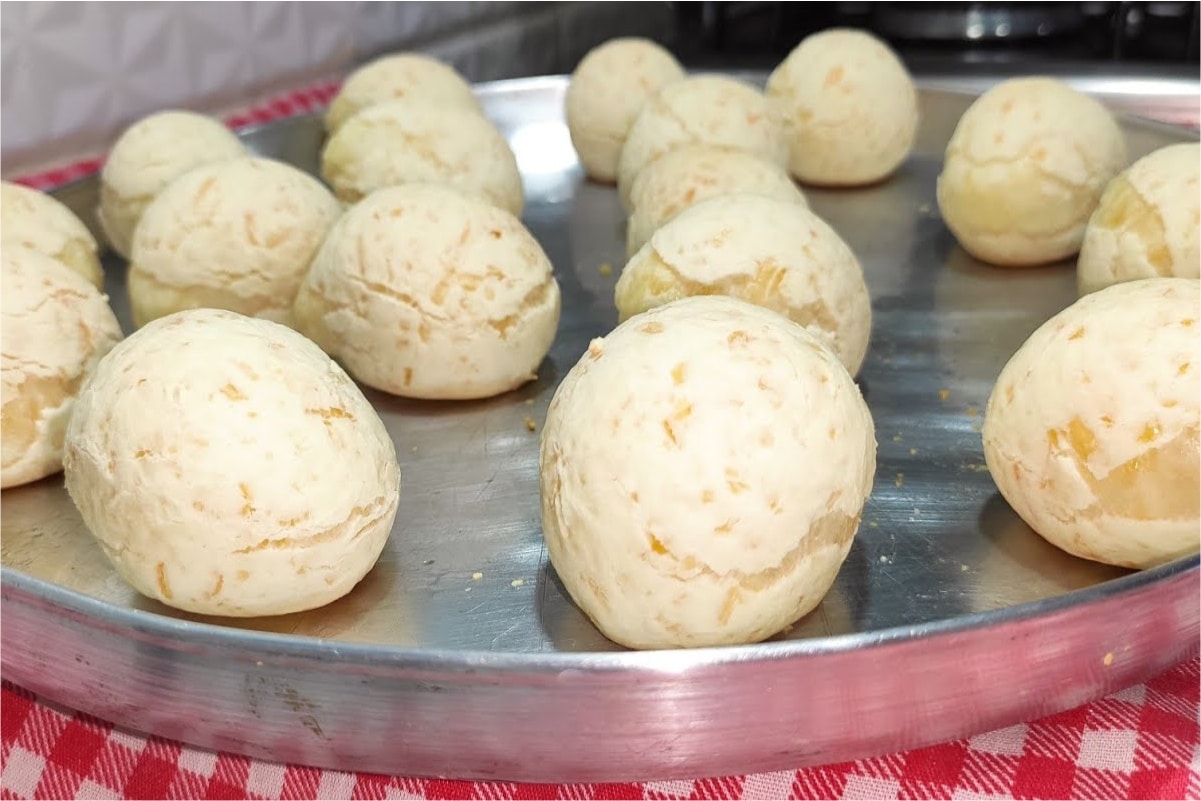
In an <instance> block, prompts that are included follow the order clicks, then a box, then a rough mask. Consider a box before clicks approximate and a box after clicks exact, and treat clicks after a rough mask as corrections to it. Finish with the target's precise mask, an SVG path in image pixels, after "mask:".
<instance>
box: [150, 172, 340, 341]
mask: <svg viewBox="0 0 1201 801" xmlns="http://www.w3.org/2000/svg"><path fill="white" fill-rule="evenodd" d="M341 213H342V207H341V206H340V205H339V204H338V201H337V200H335V199H334V196H333V195H331V194H330V193H329V190H328V189H326V188H325V187H324V186H322V185H321V182H320V181H318V180H317V179H316V178H313V177H312V176H311V175H308V174H307V173H304V172H301V171H300V170H298V169H296V168H295V167H292V166H291V165H288V164H284V163H283V162H279V161H273V160H271V159H262V158H243V159H235V160H231V161H224V162H220V163H217V164H209V165H206V166H204V167H198V168H197V169H195V170H192V171H191V172H189V173H187V174H186V175H184V176H182V177H180V178H179V179H178V180H176V181H175V182H174V183H172V184H171V185H170V186H168V187H167V188H166V189H164V190H163V191H162V192H161V193H160V194H159V195H158V197H156V198H155V199H154V202H153V203H151V204H150V206H148V207H147V208H146V212H145V214H144V215H143V217H142V223H141V224H140V225H139V226H138V230H137V233H136V234H135V236H134V241H133V258H132V259H131V261H130V265H129V276H128V281H129V301H130V307H131V309H132V312H133V320H134V324H135V325H138V326H142V325H145V324H146V323H148V322H150V321H151V320H155V319H157V318H159V317H165V316H166V315H168V314H172V313H174V312H177V311H182V310H183V309H196V308H205V307H208V308H215V309H228V310H230V311H236V312H239V313H241V314H248V315H252V316H254V317H262V318H264V319H267V320H274V321H275V322H281V323H288V322H290V320H291V309H292V300H293V299H294V298H295V297H296V290H297V289H299V287H300V282H301V281H302V280H303V279H304V274H305V273H306V272H307V271H308V268H309V264H310V262H311V261H312V260H313V256H314V255H316V253H317V249H318V248H319V247H320V246H321V242H322V240H323V239H324V238H325V233H326V231H328V230H329V228H330V226H331V225H333V223H334V221H335V220H336V219H337V218H338V217H339V216H340V215H341Z"/></svg>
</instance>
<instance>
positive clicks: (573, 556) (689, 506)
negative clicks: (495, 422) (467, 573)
mask: <svg viewBox="0 0 1201 801" xmlns="http://www.w3.org/2000/svg"><path fill="white" fill-rule="evenodd" d="M875 454H876V441H875V432H874V427H873V424H872V419H871V415H870V413H869V412H868V409H867V406H866V405H865V404H864V402H863V398H862V396H861V395H860V394H859V390H858V388H857V387H856V386H855V384H854V382H853V381H852V380H851V377H850V376H849V375H848V374H847V372H846V370H845V369H844V368H843V367H842V365H841V364H840V363H839V362H838V360H837V359H835V358H834V356H833V355H832V354H831V353H830V352H829V350H828V349H827V348H826V347H825V346H823V345H822V344H821V343H820V342H818V340H817V339H816V338H814V337H812V336H811V335H809V334H808V333H806V332H805V330H804V329H802V328H801V327H799V326H797V325H794V324H793V323H791V322H789V321H788V320H787V319H785V318H784V317H781V316H780V315H778V314H775V313H774V312H771V311H768V310H766V309H763V308H760V307H758V306H754V305H752V304H748V303H745V302H743V301H739V300H735V299H732V298H727V297H720V296H711V297H698V298H688V299H685V300H681V301H677V302H675V303H672V304H669V305H666V306H662V307H659V308H657V309H654V310H652V311H650V312H647V313H645V314H641V315H638V316H637V317H634V318H631V319H629V320H627V321H626V322H624V323H622V324H621V325H619V326H618V327H617V328H616V329H615V330H614V331H613V332H612V333H610V334H609V335H608V336H606V337H605V338H604V339H597V340H594V341H593V342H592V344H591V346H590V347H589V349H588V351H587V352H586V353H585V354H584V355H583V356H582V357H581V358H580V360H579V362H578V363H577V364H576V365H575V366H574V367H573V368H572V369H571V371H570V372H569V373H568V375H567V376H566V377H565V378H564V380H563V383H562V384H561V385H560V386H559V389H558V390H557V391H556V393H555V396H554V398H553V400H552V401H551V404H550V408H549V410H548V412H547V418H546V423H545V425H544V427H543V433H542V445H541V456H540V466H541V497H542V528H543V536H544V537H545V540H546V546H547V552H548V554H549V556H550V560H551V563H552V564H553V566H554V568H555V572H556V573H557V574H558V576H559V578H560V579H561V580H562V582H563V584H564V586H565V587H566V588H567V590H568V592H569V593H570V595H571V597H572V598H573V599H574V601H575V602H576V604H577V605H578V606H579V607H580V608H581V609H582V610H583V611H584V613H585V614H587V615H588V617H589V618H591V620H592V621H593V622H594V623H595V624H596V625H597V627H598V628H599V629H600V630H601V631H602V633H604V634H605V636H607V637H609V638H610V639H612V640H614V641H615V642H618V643H620V644H623V645H626V646H628V647H632V648H676V647H695V646H707V645H724V644H733V643H745V642H755V641H759V640H763V639H765V638H767V637H770V636H772V635H773V634H775V633H777V632H779V631H781V630H782V629H784V628H785V627H786V626H788V625H790V624H792V623H793V622H795V621H796V620H798V619H800V618H801V617H802V616H803V615H805V614H806V613H808V612H809V611H811V610H812V609H813V608H815V607H816V606H817V605H818V603H820V601H821V599H822V597H823V596H824V595H825V594H826V592H827V591H828V590H829V588H830V586H831V584H832V583H833V581H834V578H835V576H836V574H837V573H838V570H839V568H840V566H841V565H842V563H843V560H844V559H845V558H846V555H847V553H848V551H849V549H850V546H851V541H852V539H853V537H854V535H855V532H856V529H857V527H858V523H859V515H860V512H861V511H862V507H863V503H864V501H865V499H866V498H867V496H868V495H869V494H870V492H871V488H872V480H873V476H874V473H875Z"/></svg>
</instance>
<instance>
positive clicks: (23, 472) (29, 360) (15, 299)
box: [0, 247, 121, 488]
mask: <svg viewBox="0 0 1201 801" xmlns="http://www.w3.org/2000/svg"><path fill="white" fill-rule="evenodd" d="M0 285H2V286H0V350H2V351H3V353H2V358H0V364H2V373H3V407H2V410H0V429H2V430H0V451H2V457H0V462H2V464H0V486H2V487H4V488H8V487H15V486H18V485H20V484H28V483H29V482H31V481H37V480H38V479H40V478H44V477H46V476H48V475H52V474H54V473H57V472H58V471H59V470H61V469H62V452H63V435H64V433H65V431H66V428H67V421H68V420H69V419H70V417H71V410H72V408H73V406H74V404H75V397H76V395H77V394H78V392H79V387H80V384H81V383H82V382H83V380H84V379H85V378H86V377H87V376H88V374H89V373H91V372H92V370H93V369H95V367H96V364H97V363H98V362H99V361H100V359H101V358H102V357H103V356H104V355H105V354H106V353H108V352H109V350H111V349H112V348H113V346H114V345H116V344H117V342H119V341H120V340H121V327H120V325H119V324H118V323H117V318H116V316H115V315H114V314H113V311H112V309H111V308H109V305H108V299H107V298H106V297H105V296H104V295H102V294H100V291H99V290H98V289H96V287H95V286H93V285H92V284H91V283H89V282H88V281H87V280H86V279H84V278H83V277H82V276H80V275H79V274H78V273H77V272H75V271H73V270H71V269H70V268H68V267H67V266H65V265H64V264H62V263H61V262H59V261H58V260H56V259H52V258H50V257H49V256H47V255H45V254H43V253H40V252H38V251H35V250H31V249H28V248H22V247H5V248H3V249H2V250H0Z"/></svg>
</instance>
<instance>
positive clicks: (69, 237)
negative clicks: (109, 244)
mask: <svg viewBox="0 0 1201 801" xmlns="http://www.w3.org/2000/svg"><path fill="white" fill-rule="evenodd" d="M0 243H2V244H3V246H4V247H6V248H13V247H24V248H29V249H31V250H36V251H37V252H39V253H41V254H43V255H46V256H49V257H50V258H52V259H54V260H56V261H59V262H62V264H64V265H65V266H67V267H69V268H71V269H72V270H74V271H75V272H77V273H79V274H80V275H82V276H83V277H84V278H86V279H87V280H88V282H89V283H91V284H92V285H93V286H95V287H97V288H99V289H103V288H104V270H103V269H101V267H100V257H99V255H98V252H99V250H100V248H99V245H97V244H96V238H95V237H94V236H92V232H91V231H89V230H88V227H87V226H86V225H84V224H83V221H82V220H80V219H79V218H78V217H76V216H75V213H74V212H72V211H71V210H70V209H69V208H67V207H66V206H65V205H63V204H62V203H61V202H59V201H58V200H56V199H55V198H53V197H51V196H50V195H47V194H46V193H45V192H39V191H38V190H36V189H30V188H29V187H27V186H21V185H20V184H14V183H9V182H8V181H0Z"/></svg>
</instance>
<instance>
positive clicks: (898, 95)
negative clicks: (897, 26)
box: [766, 29, 919, 186]
mask: <svg viewBox="0 0 1201 801" xmlns="http://www.w3.org/2000/svg"><path fill="white" fill-rule="evenodd" d="M766 91H767V96H768V97H770V98H772V99H774V100H777V101H779V103H780V104H781V106H782V108H783V109H784V110H785V114H784V121H785V126H786V128H787V131H788V140H789V169H790V170H791V172H792V175H793V176H794V177H795V178H796V179H797V180H799V181H802V182H804V183H810V184H816V185H824V186H860V185H864V184H871V183H875V182H877V181H880V180H882V179H884V178H887V177H888V176H889V175H891V174H892V173H893V172H895V171H896V169H897V168H898V167H899V166H900V165H901V164H902V162H904V161H905V159H906V158H907V157H908V156H909V153H910V151H912V150H913V144H914V141H915V140H916V139H917V129H918V116H919V115H918V95H917V87H916V85H915V84H914V82H913V78H912V77H910V75H909V72H908V70H906V69H905V65H904V63H903V62H902V61H901V60H900V58H898V57H897V55H896V53H894V52H893V51H892V49H891V48H890V47H889V46H888V45H887V44H886V43H885V42H883V41H881V40H880V39H878V38H876V37H875V36H872V35H871V34H869V33H866V32H864V31H858V30H849V29H831V30H826V31H822V32H821V33H816V34H813V35H811V36H808V37H806V38H805V39H804V40H803V41H802V42H801V43H800V44H799V45H797V46H796V47H795V48H794V49H793V50H792V52H791V53H789V54H788V56H787V57H785V59H784V60H783V61H782V62H781V63H780V65H779V66H778V67H776V69H775V70H774V71H773V72H772V74H771V75H770V76H769V77H768V80H767V87H766Z"/></svg>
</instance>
